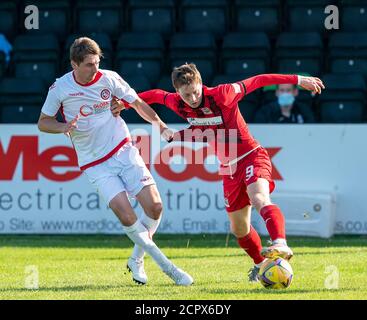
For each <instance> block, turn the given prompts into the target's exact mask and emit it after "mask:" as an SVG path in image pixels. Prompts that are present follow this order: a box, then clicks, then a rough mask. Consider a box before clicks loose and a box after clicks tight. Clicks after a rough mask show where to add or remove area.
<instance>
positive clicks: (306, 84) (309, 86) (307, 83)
mask: <svg viewBox="0 0 367 320" xmlns="http://www.w3.org/2000/svg"><path fill="white" fill-rule="evenodd" d="M298 85H299V86H301V87H302V88H303V89H306V90H308V91H312V93H314V94H316V93H319V94H321V90H322V89H325V85H324V83H323V82H322V80H321V79H319V78H316V77H306V76H298Z"/></svg>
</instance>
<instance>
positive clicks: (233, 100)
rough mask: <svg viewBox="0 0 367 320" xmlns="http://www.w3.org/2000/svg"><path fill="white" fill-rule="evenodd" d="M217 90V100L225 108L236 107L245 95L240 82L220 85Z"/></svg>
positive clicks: (244, 89)
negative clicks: (218, 99)
mask: <svg viewBox="0 0 367 320" xmlns="http://www.w3.org/2000/svg"><path fill="white" fill-rule="evenodd" d="M218 89H219V90H218V93H219V95H220V97H219V98H220V100H221V102H222V103H223V104H224V105H225V106H226V107H233V106H236V105H237V103H238V101H240V100H241V99H243V97H244V96H245V95H246V88H245V86H244V85H243V83H242V82H235V83H227V84H222V85H219V86H218Z"/></svg>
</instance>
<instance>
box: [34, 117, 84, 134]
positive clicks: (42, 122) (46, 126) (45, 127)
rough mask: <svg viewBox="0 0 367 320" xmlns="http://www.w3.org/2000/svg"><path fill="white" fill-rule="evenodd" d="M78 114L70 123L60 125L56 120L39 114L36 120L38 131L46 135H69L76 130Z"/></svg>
mask: <svg viewBox="0 0 367 320" xmlns="http://www.w3.org/2000/svg"><path fill="white" fill-rule="evenodd" d="M78 119H79V114H78V115H77V116H76V117H75V118H74V119H73V120H71V121H69V122H67V123H62V122H59V121H57V120H56V118H55V117H51V116H48V115H46V114H44V113H42V112H41V115H40V117H39V119H38V129H39V130H40V131H42V132H47V133H65V134H69V133H70V132H71V131H73V130H74V129H75V128H77V122H78Z"/></svg>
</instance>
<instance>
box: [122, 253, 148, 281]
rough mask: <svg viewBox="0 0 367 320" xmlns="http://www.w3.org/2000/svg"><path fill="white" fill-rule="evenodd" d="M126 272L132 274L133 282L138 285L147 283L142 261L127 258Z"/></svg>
mask: <svg viewBox="0 0 367 320" xmlns="http://www.w3.org/2000/svg"><path fill="white" fill-rule="evenodd" d="M126 267H127V270H129V272H131V273H132V275H133V281H135V282H136V283H138V284H146V283H147V281H148V277H147V274H146V273H145V270H144V259H134V258H131V257H130V258H129V259H128V260H127V266H126Z"/></svg>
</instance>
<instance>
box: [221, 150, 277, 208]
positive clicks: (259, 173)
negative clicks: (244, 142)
mask: <svg viewBox="0 0 367 320" xmlns="http://www.w3.org/2000/svg"><path fill="white" fill-rule="evenodd" d="M232 167H233V174H232V175H230V174H228V175H223V189H224V203H225V205H226V210H227V212H233V211H237V210H240V209H242V208H244V207H246V206H247V205H250V204H251V203H250V198H249V196H248V194H247V186H248V185H250V184H251V183H253V182H256V181H257V179H259V178H264V179H266V180H267V181H269V193H272V192H273V190H274V188H275V183H274V181H273V180H272V178H271V172H272V166H271V161H270V157H269V155H268V152H267V151H266V149H265V148H263V147H260V148H258V149H256V150H254V151H252V152H251V153H250V154H249V155H247V156H246V157H245V158H243V159H241V160H240V161H238V162H237V163H236V164H234V165H232ZM227 169H228V168H227ZM222 170H223V168H222ZM226 172H228V170H226Z"/></svg>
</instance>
